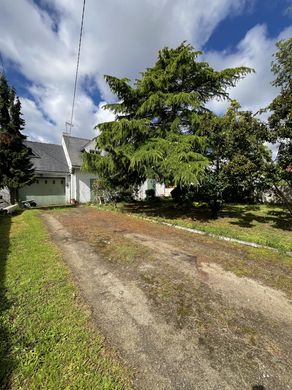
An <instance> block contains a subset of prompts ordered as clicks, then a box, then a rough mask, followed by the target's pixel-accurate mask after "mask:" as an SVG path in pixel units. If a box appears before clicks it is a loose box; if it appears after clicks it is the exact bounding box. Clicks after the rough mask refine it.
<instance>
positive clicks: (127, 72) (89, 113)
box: [0, 0, 274, 140]
mask: <svg viewBox="0 0 292 390" xmlns="http://www.w3.org/2000/svg"><path fill="white" fill-rule="evenodd" d="M253 2H254V0H216V1H214V0H180V1H178V0H160V1H157V0H139V1H137V0H107V1H103V2H101V1H99V2H97V1H95V0H87V3H86V11H85V24H84V35H83V46H82V50H81V63H80V74H79V83H78V90H77V98H76V105H75V115H74V128H73V129H72V134H73V135H74V134H75V135H78V136H83V137H91V136H93V135H94V134H96V131H94V130H93V127H94V125H95V124H96V123H97V121H99V120H100V119H101V118H108V119H111V118H112V116H110V115H109V114H106V113H104V112H103V111H102V110H101V105H100V104H99V101H93V98H92V96H93V95H92V93H89V89H88V88H87V87H88V86H87V87H86V88H85V86H84V83H82V81H83V80H84V79H85V77H87V80H90V81H91V89H93V90H94V89H95V88H97V87H98V89H99V90H100V93H101V97H102V100H106V101H111V100H113V96H112V94H111V93H110V91H109V89H108V87H107V85H106V83H105V82H104V80H103V75H104V74H112V75H116V76H118V77H125V76H127V77H130V78H131V79H133V78H135V77H137V76H138V74H139V72H140V71H143V70H144V69H145V67H147V66H151V65H152V64H153V63H154V61H155V58H156V54H157V51H158V50H159V49H160V48H161V47H163V46H165V45H168V46H171V47H175V46H177V45H178V44H179V43H181V42H182V41H183V40H187V41H189V42H191V43H192V44H193V45H194V46H195V47H197V48H200V47H202V46H203V45H204V44H205V43H206V42H207V40H208V38H209V37H210V35H211V34H212V32H213V31H214V29H215V28H216V26H217V25H218V23H219V22H220V21H221V20H223V19H224V18H225V17H226V16H228V15H230V14H232V13H240V12H242V11H243V10H244V9H246V7H249V6H250V5H252V4H253ZM0 4H1V13H0V46H1V50H2V54H3V55H4V56H5V57H6V58H7V59H9V60H11V61H13V62H14V63H15V65H16V66H17V68H18V69H19V71H20V72H21V73H22V74H23V75H24V76H25V77H26V78H27V79H29V80H30V81H31V82H32V86H31V87H30V93H31V95H32V96H33V98H34V100H35V103H34V102H33V101H32V100H29V99H25V98H23V99H22V102H23V111H24V114H25V119H26V122H27V133H28V134H29V135H30V136H31V137H35V138H39V139H47V140H57V139H59V138H60V135H61V132H62V131H64V130H65V121H68V120H70V116H71V105H72V93H73V84H74V76H75V65H76V53H77V46H78V39H79V28H80V17H81V10H82V2H81V1H72V0H41V4H42V6H43V9H40V8H39V7H37V6H36V5H35V3H34V2H33V0H13V1H10V2H8V1H6V0H0ZM45 7H48V8H49V9H50V11H53V12H50V13H48V12H46V11H45ZM56 22H57V23H58V26H57V27H58V28H57V29H56ZM257 39H262V41H260V42H258V43H257V41H256V40H257ZM267 41H268V40H267V38H266V37H265V36H264V33H263V32H262V31H261V30H260V28H259V29H257V30H254V31H251V32H250V33H249V34H248V35H247V36H246V38H245V40H244V41H242V42H241V43H240V45H239V46H238V52H237V53H235V54H228V53H223V54H222V53H208V59H209V60H210V61H211V62H213V63H214V65H216V66H219V67H226V66H233V65H234V64H237V63H238V62H239V60H240V59H242V60H244V64H246V65H251V66H256V67H257V68H258V69H261V67H264V70H265V71H264V72H263V73H260V74H265V77H266V79H263V80H262V84H261V85H263V84H264V83H265V82H266V81H269V77H270V76H267V75H268V67H267V66H266V65H265V64H264V65H263V62H262V61H264V60H265V59H266V56H265V53H263V54H262V55H261V51H263V52H264V51H268V52H269V53H271V52H272V48H273V44H274V43H271V44H270V43H268V46H261V45H262V44H264V45H265V44H266V42H267ZM242 54H243V55H244V57H242V58H241V57H240V56H241V55H242ZM255 59H258V62H255V61H254V60H255ZM250 77H251V76H249V78H248V79H247V80H251V78H250ZM254 80H258V79H254ZM251 85H252V81H243V82H241V83H240V85H239V86H238V89H237V91H238V94H239V97H240V98H242V100H243V101H244V102H246V101H248V99H251V100H250V102H251V104H253V105H256V104H257V97H256V96H255V94H253V93H251V91H250V87H251ZM257 86H258V85H257ZM268 97H269V96H267V98H268ZM266 100H267V99H266ZM102 120H103V119H102Z"/></svg>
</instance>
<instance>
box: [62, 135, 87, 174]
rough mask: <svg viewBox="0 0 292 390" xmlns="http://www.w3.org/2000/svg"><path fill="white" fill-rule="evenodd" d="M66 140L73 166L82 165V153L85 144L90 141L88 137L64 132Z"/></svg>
mask: <svg viewBox="0 0 292 390" xmlns="http://www.w3.org/2000/svg"><path fill="white" fill-rule="evenodd" d="M63 137H64V142H65V145H66V148H67V151H68V154H69V157H70V161H71V164H72V165H73V166H77V167H80V166H81V165H82V154H81V152H82V151H83V150H84V146H85V145H86V144H88V142H90V141H91V140H90V139H87V138H78V137H72V136H71V135H68V134H63Z"/></svg>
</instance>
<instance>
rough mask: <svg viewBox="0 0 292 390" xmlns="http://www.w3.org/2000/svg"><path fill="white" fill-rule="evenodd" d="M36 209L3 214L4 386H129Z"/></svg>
mask: <svg viewBox="0 0 292 390" xmlns="http://www.w3.org/2000/svg"><path fill="white" fill-rule="evenodd" d="M129 378H130V372H129V371H128V370H127V369H125V368H123V367H122V366H121V364H120V363H119V362H118V359H117V358H116V356H115V355H114V353H113V352H108V351H106V350H105V348H104V345H103V338H102V337H101V335H99V334H98V333H97V332H96V331H95V330H94V329H93V326H92V324H91V323H90V311H89V309H88V308H87V307H86V305H85V304H83V303H82V301H81V299H80V297H78V291H77V290H76V288H75V286H74V284H73V283H72V281H71V279H70V273H69V271H68V269H67V267H66V266H65V264H64V263H62V260H61V258H60V254H59V252H58V250H57V249H56V248H55V247H54V246H53V244H52V243H51V242H50V240H49V238H48V234H47V233H46V230H45V228H44V226H43V222H42V221H41V219H40V218H39V211H25V212H23V213H22V214H19V215H16V216H13V217H10V216H6V217H0V388H1V389H6V388H11V389H17V390H18V389H54V390H55V389H106V390H111V389H129V388H130V380H129Z"/></svg>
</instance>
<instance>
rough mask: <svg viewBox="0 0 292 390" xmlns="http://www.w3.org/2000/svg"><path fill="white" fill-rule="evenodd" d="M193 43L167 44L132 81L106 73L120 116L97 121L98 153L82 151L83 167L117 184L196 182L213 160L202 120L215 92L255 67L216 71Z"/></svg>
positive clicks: (223, 93) (220, 94)
mask: <svg viewBox="0 0 292 390" xmlns="http://www.w3.org/2000/svg"><path fill="white" fill-rule="evenodd" d="M200 54H201V52H198V51H195V50H194V49H193V48H192V47H191V46H190V45H187V44H185V43H183V44H181V45H180V46H179V47H178V48H176V49H169V48H167V47H166V48H164V49H162V50H160V51H159V55H158V59H157V61H156V63H155V65H154V66H153V67H152V68H148V69H146V71H145V72H144V73H142V75H141V77H140V79H138V80H136V81H135V83H134V84H133V85H132V84H131V83H130V80H128V79H118V78H116V77H113V76H105V78H106V81H107V83H108V84H109V86H110V88H111V90H112V91H113V92H114V93H115V94H116V95H117V97H118V99H119V102H118V103H116V104H108V105H107V106H106V108H109V109H111V110H113V111H114V113H115V114H116V120H115V121H113V122H108V123H102V124H100V125H98V126H97V127H98V129H99V131H100V134H99V136H98V137H97V138H96V142H97V151H96V153H91V154H89V153H87V154H85V155H84V167H85V169H87V170H90V171H94V172H97V173H98V174H99V175H100V176H101V177H104V178H105V179H107V180H108V181H109V182H110V183H111V184H112V185H113V186H124V187H126V186H128V185H135V184H140V183H141V182H143V181H144V180H145V178H147V177H148V178H156V179H157V180H158V181H164V182H169V183H172V184H176V185H190V184H195V183H198V181H199V180H200V178H201V177H202V176H203V173H204V171H205V168H206V167H207V165H208V163H209V160H208V158H207V157H206V155H205V150H206V137H205V136H203V135H202V134H200V132H199V130H200V126H201V123H202V121H203V120H204V115H205V114H206V112H207V111H208V110H207V109H206V103H207V102H208V101H209V100H210V99H212V98H222V99H224V98H227V97H228V94H227V92H226V89H227V88H228V87H233V86H235V84H236V82H237V81H238V80H239V79H240V78H241V77H243V76H245V75H246V74H247V73H249V72H250V71H251V69H249V68H246V67H241V68H235V69H224V70H222V71H215V70H214V69H213V68H212V67H210V65H209V64H208V63H207V62H199V61H198V60H197V58H198V56H199V55H200Z"/></svg>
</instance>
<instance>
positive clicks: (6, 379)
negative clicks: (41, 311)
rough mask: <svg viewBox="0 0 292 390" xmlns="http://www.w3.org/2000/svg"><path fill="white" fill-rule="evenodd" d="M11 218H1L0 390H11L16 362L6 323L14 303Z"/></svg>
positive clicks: (8, 216)
mask: <svg viewBox="0 0 292 390" xmlns="http://www.w3.org/2000/svg"><path fill="white" fill-rule="evenodd" d="M10 228H11V216H10V215H5V216H0V388H1V389H9V388H10V376H11V372H12V370H13V368H14V366H15V362H14V361H13V359H12V358H11V357H10V350H11V345H10V331H9V324H8V323H7V321H5V312H6V311H7V310H8V309H9V308H10V307H11V305H12V303H11V302H10V301H9V299H7V296H6V293H7V288H6V263H7V259H8V254H9V236H10Z"/></svg>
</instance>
